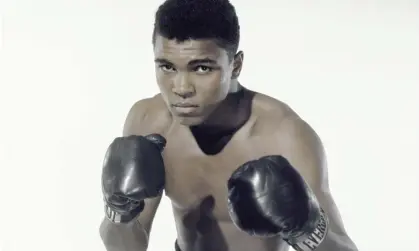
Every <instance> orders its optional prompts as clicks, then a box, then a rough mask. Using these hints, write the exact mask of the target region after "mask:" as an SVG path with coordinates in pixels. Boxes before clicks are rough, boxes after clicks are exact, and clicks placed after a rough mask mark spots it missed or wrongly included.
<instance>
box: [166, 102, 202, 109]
mask: <svg viewBox="0 0 419 251" xmlns="http://www.w3.org/2000/svg"><path fill="white" fill-rule="evenodd" d="M172 106H173V107H181V108H190V107H195V108H196V107H198V105H195V104H191V103H177V104H174V105H172Z"/></svg>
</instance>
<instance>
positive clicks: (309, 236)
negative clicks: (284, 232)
mask: <svg viewBox="0 0 419 251" xmlns="http://www.w3.org/2000/svg"><path fill="white" fill-rule="evenodd" d="M315 222H316V223H315V224H312V225H311V226H308V227H307V228H306V231H304V233H303V234H302V235H300V236H298V237H295V238H288V239H285V241H286V242H287V243H288V244H289V245H290V246H291V247H292V248H293V249H294V250H296V251H313V250H316V249H317V247H318V246H319V245H320V244H321V243H322V242H323V240H324V239H325V238H326V236H327V232H328V229H329V220H328V217H327V215H326V212H325V211H324V210H323V209H321V208H320V214H319V215H317V220H316V221H315Z"/></svg>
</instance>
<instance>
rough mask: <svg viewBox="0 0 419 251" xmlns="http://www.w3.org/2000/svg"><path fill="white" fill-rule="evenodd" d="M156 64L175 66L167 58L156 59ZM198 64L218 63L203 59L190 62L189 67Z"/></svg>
mask: <svg viewBox="0 0 419 251" xmlns="http://www.w3.org/2000/svg"><path fill="white" fill-rule="evenodd" d="M154 62H156V63H158V64H168V65H174V64H173V63H172V62H170V61H169V60H167V59H165V58H156V59H155V60H154ZM197 64H217V61H215V60H214V59H210V58H201V59H194V60H191V61H189V62H188V65H189V66H191V65H197Z"/></svg>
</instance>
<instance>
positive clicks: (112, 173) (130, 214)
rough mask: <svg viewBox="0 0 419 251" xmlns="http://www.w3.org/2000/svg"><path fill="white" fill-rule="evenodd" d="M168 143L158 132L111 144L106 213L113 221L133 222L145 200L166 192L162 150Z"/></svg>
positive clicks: (105, 175)
mask: <svg viewBox="0 0 419 251" xmlns="http://www.w3.org/2000/svg"><path fill="white" fill-rule="evenodd" d="M165 145H166V140H165V139H164V138H163V137H162V136H161V135H158V134H151V135H148V136H145V137H143V136H128V137H119V138H116V139H115V140H114V141H113V142H112V143H111V144H110V146H109V148H108V150H107V152H106V156H105V159H104V163H103V170H102V191H103V195H104V196H103V197H104V201H105V214H106V217H107V218H108V219H109V220H110V221H112V222H114V223H128V222H130V221H132V220H133V219H135V218H137V217H138V215H139V214H140V213H141V211H142V210H143V208H144V199H147V198H152V197H156V196H158V195H159V194H160V193H161V192H162V191H163V188H164V184H165V169H164V163H163V158H162V155H161V152H162V151H163V149H164V147H165Z"/></svg>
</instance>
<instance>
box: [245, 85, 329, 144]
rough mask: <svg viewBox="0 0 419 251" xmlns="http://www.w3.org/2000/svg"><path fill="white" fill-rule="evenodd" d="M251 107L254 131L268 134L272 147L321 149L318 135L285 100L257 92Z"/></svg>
mask: <svg viewBox="0 0 419 251" xmlns="http://www.w3.org/2000/svg"><path fill="white" fill-rule="evenodd" d="M253 107H254V108H253V110H254V113H255V117H256V123H255V128H256V129H255V131H256V133H257V134H259V135H260V134H263V135H266V136H269V139H270V140H272V141H273V142H272V144H275V146H274V147H277V148H278V149H282V148H302V147H309V148H310V149H312V150H315V149H318V150H322V147H323V146H322V142H321V140H320V137H319V136H318V134H317V133H316V132H315V130H314V129H313V128H312V126H311V125H310V124H309V123H307V122H306V121H305V120H304V119H303V118H302V117H300V116H299V115H298V114H297V112H295V111H294V110H293V109H292V108H291V107H290V106H289V105H287V104H286V103H285V102H282V101H279V100H277V99H275V98H273V97H269V96H267V95H264V94H260V93H258V94H256V95H255V99H254V105H253Z"/></svg>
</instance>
